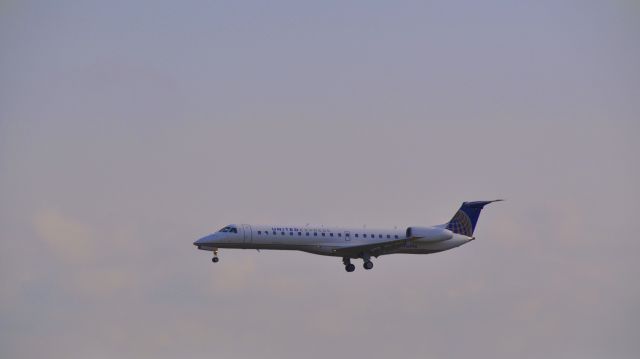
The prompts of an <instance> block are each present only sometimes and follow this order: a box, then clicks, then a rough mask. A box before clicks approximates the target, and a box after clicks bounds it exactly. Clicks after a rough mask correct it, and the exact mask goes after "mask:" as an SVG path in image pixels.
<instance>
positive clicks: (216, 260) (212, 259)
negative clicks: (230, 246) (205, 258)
mask: <svg viewBox="0 0 640 359" xmlns="http://www.w3.org/2000/svg"><path fill="white" fill-rule="evenodd" d="M219 260H220V258H218V250H217V249H214V250H213V258H211V261H212V262H213V263H218V261H219Z"/></svg>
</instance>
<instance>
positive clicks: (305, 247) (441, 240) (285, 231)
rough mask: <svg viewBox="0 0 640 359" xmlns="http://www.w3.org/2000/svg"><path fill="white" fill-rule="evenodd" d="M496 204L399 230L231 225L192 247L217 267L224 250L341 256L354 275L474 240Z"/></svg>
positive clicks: (468, 205)
mask: <svg viewBox="0 0 640 359" xmlns="http://www.w3.org/2000/svg"><path fill="white" fill-rule="evenodd" d="M491 202H495V201H476V202H464V203H463V204H462V206H461V207H460V209H459V210H458V211H457V212H456V214H455V215H454V216H453V218H452V219H451V220H450V221H449V222H447V223H445V224H441V225H436V226H431V227H420V226H415V227H407V228H406V230H398V229H368V228H338V227H323V226H321V227H310V226H302V227H300V226H265V225H249V224H240V225H233V224H232V225H228V226H226V227H224V228H222V229H221V230H219V231H218V232H215V233H212V234H210V235H208V236H205V237H202V238H200V239H199V240H197V241H195V242H194V243H193V244H194V245H195V246H197V247H198V249H201V250H208V251H213V258H212V260H213V262H218V249H220V248H238V249H258V250H259V249H273V250H296V251H303V252H308V253H313V254H319V255H323V256H334V257H342V261H343V263H344V265H345V269H346V271H347V272H353V271H354V270H355V266H354V265H353V264H351V259H354V258H361V259H362V260H363V262H364V263H363V266H364V268H365V269H371V268H373V263H372V262H371V257H378V256H381V255H387V254H396V253H406V254H428V253H436V252H442V251H446V250H449V249H452V248H455V247H458V246H461V245H463V244H465V243H468V242H470V241H472V240H474V239H475V237H473V231H474V229H475V226H476V223H477V221H478V216H479V215H480V211H481V210H482V208H483V207H484V206H485V205H487V204H489V203H491Z"/></svg>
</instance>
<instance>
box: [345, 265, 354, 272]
mask: <svg viewBox="0 0 640 359" xmlns="http://www.w3.org/2000/svg"><path fill="white" fill-rule="evenodd" d="M344 269H345V270H346V271H347V272H349V273H351V272H353V271H354V270H356V266H354V265H353V264H351V263H349V264H347V265H346V266H344Z"/></svg>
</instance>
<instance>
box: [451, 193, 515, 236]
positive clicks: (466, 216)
mask: <svg viewBox="0 0 640 359" xmlns="http://www.w3.org/2000/svg"><path fill="white" fill-rule="evenodd" d="M499 201H503V200H502V199H496V200H493V201H475V202H464V203H462V206H460V209H459V210H458V212H456V214H455V215H454V216H453V218H451V220H450V221H449V223H447V226H446V228H447V229H448V230H450V231H452V232H453V233H458V234H462V235H465V236H467V237H473V231H474V230H475V229H476V224H477V223H478V217H480V211H482V208H483V207H484V206H486V205H488V204H489V203H493V202H499Z"/></svg>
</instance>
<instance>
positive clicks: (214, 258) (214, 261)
mask: <svg viewBox="0 0 640 359" xmlns="http://www.w3.org/2000/svg"><path fill="white" fill-rule="evenodd" d="M219 260H220V259H219V258H218V257H213V258H211V261H212V262H213V263H218V261H219Z"/></svg>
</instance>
